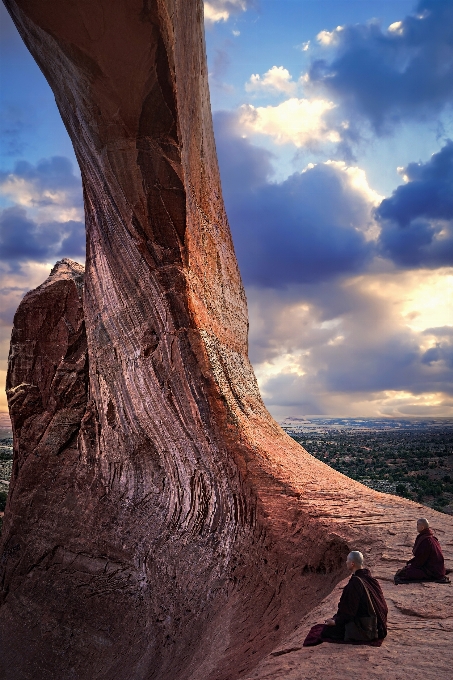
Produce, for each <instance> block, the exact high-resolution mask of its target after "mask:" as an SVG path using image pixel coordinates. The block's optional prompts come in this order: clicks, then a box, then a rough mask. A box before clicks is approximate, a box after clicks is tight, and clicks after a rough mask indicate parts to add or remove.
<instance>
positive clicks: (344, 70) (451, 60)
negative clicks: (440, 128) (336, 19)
mask: <svg viewBox="0 0 453 680" xmlns="http://www.w3.org/2000/svg"><path fill="white" fill-rule="evenodd" d="M318 42H319V43H320V44H321V45H322V46H324V47H325V48H326V49H328V50H331V51H332V56H330V57H329V58H323V59H317V60H315V61H314V62H313V63H312V65H311V68H310V71H309V81H308V82H309V83H310V85H311V87H312V89H313V91H314V92H315V93H321V96H324V97H327V98H329V99H332V100H333V101H335V102H336V103H341V104H342V105H343V107H344V109H345V110H346V111H347V112H348V114H350V115H352V114H353V113H355V114H357V115H358V116H360V117H363V118H365V119H366V120H368V121H369V122H370V123H371V125H372V126H373V128H374V130H375V131H376V132H377V133H378V134H383V133H386V132H389V131H390V130H391V129H392V128H393V126H394V125H395V124H397V123H400V122H401V121H405V120H411V119H412V120H424V119H427V118H431V117H433V116H438V115H439V114H440V113H441V112H442V111H443V110H444V109H445V107H446V106H448V105H451V104H452V102H453V3H452V2H451V0H421V1H420V2H419V3H418V5H417V9H416V13H415V14H414V15H409V16H407V17H405V18H404V19H402V20H401V21H398V22H395V23H393V24H391V25H390V26H389V27H388V28H387V29H386V30H383V29H382V27H381V26H380V24H379V23H378V22H377V21H371V22H368V23H367V24H356V25H346V26H339V27H337V28H336V29H334V30H333V31H322V32H321V33H319V34H318Z"/></svg>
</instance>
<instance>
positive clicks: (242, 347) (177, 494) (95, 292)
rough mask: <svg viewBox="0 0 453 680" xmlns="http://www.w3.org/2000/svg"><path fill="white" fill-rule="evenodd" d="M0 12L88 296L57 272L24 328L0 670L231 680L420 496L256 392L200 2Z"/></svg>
mask: <svg viewBox="0 0 453 680" xmlns="http://www.w3.org/2000/svg"><path fill="white" fill-rule="evenodd" d="M6 5H7V7H8V9H9V11H10V13H11V16H12V17H13V19H14V21H15V23H16V25H17V27H18V29H19V31H20V33H21V35H22V36H23V39H24V41H25V42H26V44H27V46H28V47H29V49H30V51H31V52H32V54H33V55H34V57H35V59H36V60H37V62H38V64H39V66H40V67H41V69H42V71H43V73H44V74H45V76H46V78H47V80H48V81H49V83H50V85H51V87H52V89H53V91H54V93H55V97H56V101H57V105H58V107H59V110H60V112H61V115H62V118H63V120H64V123H65V125H66V128H67V130H68V132H69V134H70V136H71V139H72V141H73V144H74V149H75V152H76V154H77V158H78V161H79V164H80V169H81V173H82V179H83V187H84V198H85V212H86V225H87V267H86V272H85V276H84V284H83V295H82V296H81V288H82V285H81V280H82V273H81V271H80V268H79V267H78V266H77V265H76V264H75V263H71V262H69V261H63V262H61V263H58V264H57V265H56V267H55V269H54V271H53V272H52V274H51V276H50V277H49V279H48V280H47V281H46V282H45V283H44V284H43V285H42V286H41V287H39V288H38V289H37V290H36V291H33V292H32V293H30V294H29V295H28V296H27V297H26V298H25V299H24V301H23V302H22V304H21V306H20V307H19V310H18V312H17V314H16V318H15V322H14V331H13V337H12V344H11V360H10V368H9V373H8V396H9V400H10V408H11V415H12V420H13V427H14V442H15V444H14V445H15V461H14V473H13V479H12V482H11V492H10V498H9V501H8V505H7V508H6V513H5V522H4V529H3V536H2V547H1V551H2V557H1V567H0V569H1V571H0V579H1V588H2V590H1V610H0V643H1V645H2V655H1V658H0V664H2V667H1V668H0V671H1V673H2V677H4V678H5V679H6V680H41V678H46V680H53V679H55V680H66V679H70V678H71V679H72V678H74V679H75V680H118V679H120V680H123V679H124V680H234V679H235V678H239V677H241V676H244V675H245V674H247V673H248V672H251V671H252V669H253V668H254V667H255V666H257V664H258V663H259V661H260V659H261V658H263V656H264V655H266V654H267V653H268V652H271V650H272V649H274V648H275V647H276V646H278V645H279V644H280V641H281V640H283V639H284V638H285V636H287V635H288V634H289V633H290V632H291V631H293V630H294V627H295V626H296V625H297V623H298V622H299V621H300V620H301V617H302V616H303V615H305V614H306V613H307V612H309V611H310V610H311V609H312V608H313V607H314V606H315V605H317V604H318V603H319V602H320V601H321V600H322V599H323V597H325V596H326V595H327V594H328V593H329V592H330V591H331V590H332V588H333V587H334V585H335V584H336V583H337V582H338V581H339V580H340V579H341V578H342V576H343V571H342V564H343V562H344V559H345V556H346V554H347V553H348V551H349V550H350V549H352V548H361V549H363V550H364V551H365V552H366V551H367V550H368V552H370V553H373V554H374V555H377V554H381V553H382V552H383V551H385V549H386V545H387V544H386V540H385V537H383V536H382V535H381V534H378V535H376V534H375V531H374V529H375V525H380V524H382V522H386V521H389V522H390V521H392V522H400V523H405V522H408V521H409V522H411V523H412V521H413V518H414V516H415V515H416V514H417V512H418V510H417V507H416V506H415V505H414V504H411V503H409V502H405V501H403V500H401V499H397V498H392V497H389V496H383V495H381V494H378V493H376V492H373V491H370V490H369V489H366V488H364V487H362V486H361V485H360V484H357V483H354V482H352V481H351V480H349V479H347V478H345V477H343V476H342V475H340V474H337V473H335V472H334V471H333V470H331V469H330V468H328V467H327V466H325V465H324V464H322V463H321V462H319V461H316V460H315V459H314V458H312V457H311V456H310V455H309V454H307V453H306V452H304V451H303V449H301V448H300V446H299V445H298V444H296V443H295V442H294V441H292V440H291V439H290V438H289V437H288V436H286V435H285V433H284V432H283V431H282V430H281V429H280V428H279V427H278V425H277V424H276V423H275V422H274V421H273V420H272V418H271V417H270V416H269V414H268V413H267V411H266V409H265V408H264V405H263V403H262V401H261V398H260V394H259V391H258V387H257V384H256V380H255V377H254V375H253V370H252V368H251V365H250V363H249V361H248V358H247V323H248V322H247V309H246V301H245V296H244V291H243V288H242V284H241V280H240V275H239V272H238V268H237V263H236V258H235V255H234V250H233V246H232V242H231V237H230V232H229V227H228V222H227V219H226V215H225V210H224V206H223V201H222V195H221V188H220V179H219V173H218V167H217V160H216V154H215V145H214V138H213V132H212V123H211V113H210V105H209V94H208V86H207V71H206V60H205V51H204V42H203V34H202V24H203V15H202V3H201V0H71V2H65V3H62V2H61V1H60V0H46V2H43V0H7V1H6ZM82 307H83V312H82ZM85 328H86V335H85ZM386 518H389V519H386ZM439 521H440V520H439Z"/></svg>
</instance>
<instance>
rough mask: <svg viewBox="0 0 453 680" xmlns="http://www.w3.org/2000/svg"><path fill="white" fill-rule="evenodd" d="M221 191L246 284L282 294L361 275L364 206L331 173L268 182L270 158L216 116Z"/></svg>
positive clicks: (365, 252)
mask: <svg viewBox="0 0 453 680" xmlns="http://www.w3.org/2000/svg"><path fill="white" fill-rule="evenodd" d="M215 127H216V140H217V151H218V156H219V163H220V168H221V173H222V187H223V193H224V197H225V203H226V207H227V212H228V216H229V219H230V224H231V229H232V233H233V240H234V244H235V248H236V252H237V256H238V260H239V264H240V267H241V273H242V276H243V278H244V282H245V283H246V284H254V285H259V286H268V287H281V286H285V285H288V284H291V283H302V282H304V283H309V282H319V281H322V280H325V279H331V278H333V277H336V276H339V275H341V274H353V273H356V272H358V271H360V270H362V269H363V267H364V266H365V265H366V263H367V262H368V261H369V259H370V257H371V256H372V246H371V245H370V244H369V243H367V241H366V240H365V237H364V235H363V233H362V231H360V229H363V228H364V227H366V224H367V222H368V221H369V220H370V212H369V210H370V208H369V203H368V201H367V199H366V198H365V197H364V196H363V195H362V194H361V193H360V192H359V191H358V190H355V189H353V188H352V187H351V185H350V183H349V180H348V177H347V175H346V174H345V173H344V172H342V171H341V170H340V169H339V168H338V167H337V166H335V165H317V166H314V167H311V168H308V169H307V170H305V171H304V172H302V173H294V175H292V176H291V177H289V178H288V179H287V180H286V181H284V182H282V183H273V182H271V181H270V179H271V176H272V165H271V160H272V156H271V154H270V153H269V152H267V151H265V150H264V149H260V148H258V147H256V146H253V145H252V144H251V143H250V142H249V141H248V140H247V139H243V138H241V137H239V135H238V134H237V132H235V130H234V118H233V116H231V115H228V114H225V113H223V114H221V115H219V114H217V115H216V116H215Z"/></svg>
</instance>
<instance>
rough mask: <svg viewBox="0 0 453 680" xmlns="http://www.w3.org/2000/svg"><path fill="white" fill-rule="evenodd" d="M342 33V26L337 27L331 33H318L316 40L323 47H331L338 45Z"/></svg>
mask: <svg viewBox="0 0 453 680" xmlns="http://www.w3.org/2000/svg"><path fill="white" fill-rule="evenodd" d="M342 31H344V26H337V27H336V28H335V29H334V30H333V31H320V33H318V35H317V36H316V39H317V41H318V42H319V43H320V44H321V45H322V46H323V47H331V46H333V45H336V44H338V42H339V39H340V33H341V32H342Z"/></svg>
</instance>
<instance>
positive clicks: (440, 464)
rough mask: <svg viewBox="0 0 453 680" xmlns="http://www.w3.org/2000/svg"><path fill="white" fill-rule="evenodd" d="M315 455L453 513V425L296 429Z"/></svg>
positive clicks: (371, 484)
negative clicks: (321, 429)
mask: <svg viewBox="0 0 453 680" xmlns="http://www.w3.org/2000/svg"><path fill="white" fill-rule="evenodd" d="M288 434H290V435H291V436H292V437H293V439H295V440H296V441H297V442H299V443H300V444H301V445H302V446H303V447H304V448H305V449H306V450H307V451H308V452H309V453H311V454H312V455H313V456H315V458H318V459H319V460H322V461H323V462H324V463H327V464H328V465H330V467H332V468H334V469H335V470H338V471H339V472H342V473H343V474H344V475H347V476H348V477H351V478H352V479H356V480H357V481H359V482H362V483H363V484H366V485H367V486H369V487H371V488H373V489H376V490H377V491H385V492H387V493H393V494H395V495H397V496H403V497H405V498H410V499H411V500H414V501H418V502H419V503H423V504H424V505H428V506H429V507H431V508H434V509H435V510H439V511H440V512H446V513H448V514H453V430H452V428H451V427H445V428H433V429H429V428H427V429H423V430H415V429H414V430H408V429H404V430H398V429H392V430H369V429H361V430H352V429H349V430H333V429H332V430H327V429H326V430H324V431H319V430H318V431H316V432H306V433H305V432H297V433H295V432H291V431H289V432H288Z"/></svg>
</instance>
